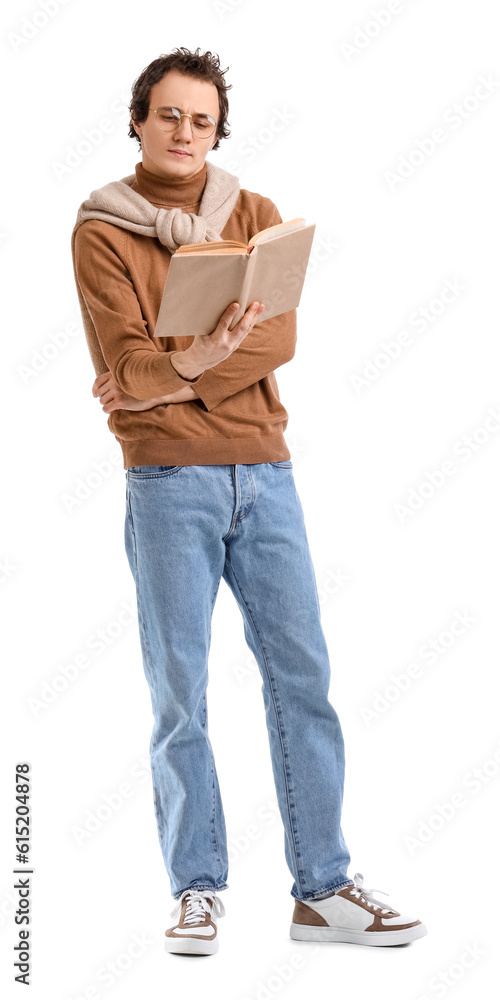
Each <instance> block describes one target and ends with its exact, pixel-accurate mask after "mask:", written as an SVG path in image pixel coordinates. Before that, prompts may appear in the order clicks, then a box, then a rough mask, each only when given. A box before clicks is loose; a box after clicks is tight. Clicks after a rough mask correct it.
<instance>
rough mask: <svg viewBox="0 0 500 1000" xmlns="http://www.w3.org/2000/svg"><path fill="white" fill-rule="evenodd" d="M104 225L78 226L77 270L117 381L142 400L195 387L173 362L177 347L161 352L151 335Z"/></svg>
mask: <svg viewBox="0 0 500 1000" xmlns="http://www.w3.org/2000/svg"><path fill="white" fill-rule="evenodd" d="M106 228H107V225H106V223H101V222H99V221H98V220H94V219H93V220H91V221H89V222H84V223H83V224H82V225H81V226H80V227H79V228H78V230H77V232H76V234H75V275H76V278H77V281H78V285H79V288H80V291H81V294H82V296H83V298H84V300H85V304H86V306H87V309H88V311H89V313H90V316H91V318H92V322H93V324H94V327H95V330H96V333H97V336H98V339H99V343H100V346H101V350H102V353H103V356H104V360H105V362H106V364H107V366H108V369H109V371H110V372H111V374H112V376H113V378H114V380H115V382H116V383H117V385H118V386H119V388H120V389H121V390H122V391H123V392H124V393H127V394H128V395H130V396H132V397H134V398H135V399H137V400H142V401H144V400H149V399H152V398H154V397H159V396H164V395H166V394H169V393H175V392H177V391H178V390H179V389H185V388H186V387H187V386H189V385H194V386H195V385H196V384H197V381H198V380H197V379H194V380H193V379H185V378H183V377H182V376H181V375H179V373H178V371H177V370H176V368H175V367H174V366H173V365H172V363H171V360H170V358H171V355H173V354H177V355H178V354H179V351H178V350H176V351H159V350H158V348H157V347H156V346H155V344H154V343H153V341H152V339H151V337H150V336H149V333H148V330H147V328H146V322H145V320H144V318H143V315H142V311H141V307H140V303H139V300H138V298H137V294H136V291H135V288H134V285H133V282H132V280H131V278H130V277H129V274H128V270H127V267H126V265H125V263H124V261H123V260H122V259H121V257H120V256H119V255H118V253H117V252H116V250H115V248H114V247H113V246H112V244H111V241H110V240H109V236H108V234H107V233H106Z"/></svg>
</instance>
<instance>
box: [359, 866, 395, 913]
mask: <svg viewBox="0 0 500 1000" xmlns="http://www.w3.org/2000/svg"><path fill="white" fill-rule="evenodd" d="M374 892H381V893H382V895H383V896H388V895H389V893H388V892H384V890H383V889H366V888H364V887H363V876H362V875H361V874H360V873H359V872H356V874H355V876H354V889H351V891H350V893H349V895H350V896H356V899H360V898H361V897H362V898H363V899H364V900H365V901H366V902H367V903H368V906H373V908H374V910H379V909H380V911H381V913H392V912H393V911H392V910H391V908H390V907H389V908H388V909H384V908H383V907H382V903H381V902H380V900H377V899H375V898H374V895H373V893H374Z"/></svg>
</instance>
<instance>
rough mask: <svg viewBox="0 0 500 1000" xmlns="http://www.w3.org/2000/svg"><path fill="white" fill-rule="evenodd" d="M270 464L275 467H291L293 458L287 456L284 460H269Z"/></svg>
mask: <svg viewBox="0 0 500 1000" xmlns="http://www.w3.org/2000/svg"><path fill="white" fill-rule="evenodd" d="M269 465H272V466H273V468H275V469H291V468H292V460H291V459H290V458H285V459H283V461H282V462H269Z"/></svg>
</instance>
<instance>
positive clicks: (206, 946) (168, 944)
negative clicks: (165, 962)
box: [165, 937, 219, 955]
mask: <svg viewBox="0 0 500 1000" xmlns="http://www.w3.org/2000/svg"><path fill="white" fill-rule="evenodd" d="M218 948H219V940H218V938H217V937H216V938H214V939H213V941H204V940H203V939H202V938H192V937H185V938H172V937H165V951H168V952H173V953H175V954H180V955H214V954H215V952H216V951H218Z"/></svg>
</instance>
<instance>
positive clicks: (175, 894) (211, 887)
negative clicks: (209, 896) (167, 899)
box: [172, 882, 228, 899]
mask: <svg viewBox="0 0 500 1000" xmlns="http://www.w3.org/2000/svg"><path fill="white" fill-rule="evenodd" d="M227 888H228V883H227V882H222V883H221V885H216V886H214V885H208V882H197V883H196V885H187V886H186V889H192V891H193V892H198V891H199V892H202V891H203V890H204V889H208V891H209V892H220V891H221V890H222V889H227ZM186 889H179V891H178V892H173V893H172V896H173V898H174V899H180V898H181V896H182V893H183V892H186Z"/></svg>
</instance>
